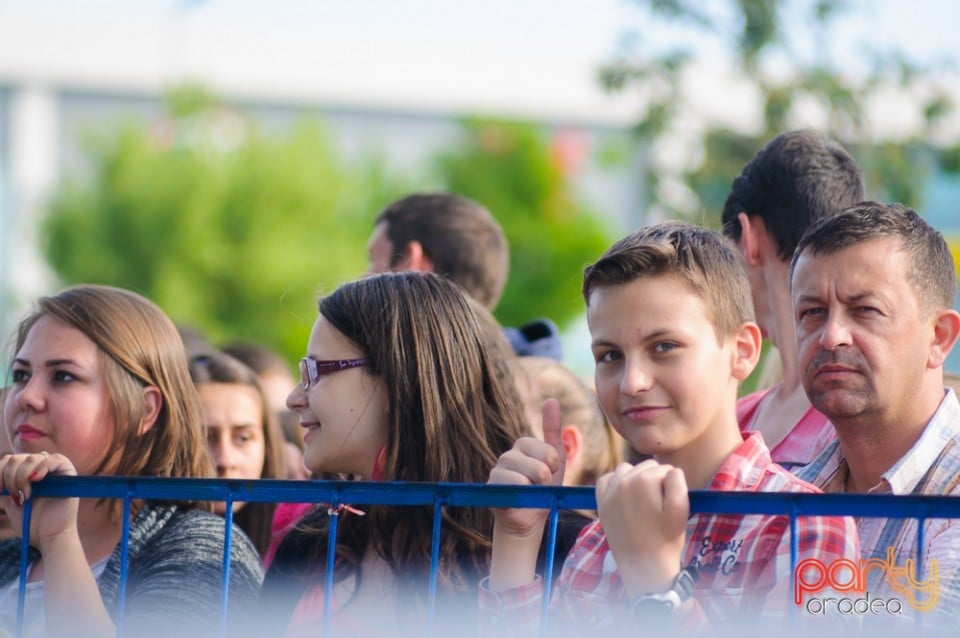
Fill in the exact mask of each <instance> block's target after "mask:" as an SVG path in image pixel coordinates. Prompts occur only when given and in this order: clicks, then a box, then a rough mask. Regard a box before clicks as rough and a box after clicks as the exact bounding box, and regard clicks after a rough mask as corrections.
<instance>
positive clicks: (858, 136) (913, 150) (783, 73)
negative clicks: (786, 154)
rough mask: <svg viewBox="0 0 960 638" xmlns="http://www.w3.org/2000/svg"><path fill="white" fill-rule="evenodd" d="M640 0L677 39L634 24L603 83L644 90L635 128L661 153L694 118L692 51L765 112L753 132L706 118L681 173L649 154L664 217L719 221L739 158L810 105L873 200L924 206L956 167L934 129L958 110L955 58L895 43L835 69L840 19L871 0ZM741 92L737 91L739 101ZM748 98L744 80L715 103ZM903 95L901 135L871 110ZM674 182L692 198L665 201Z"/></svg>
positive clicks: (958, 154) (657, 206)
mask: <svg viewBox="0 0 960 638" xmlns="http://www.w3.org/2000/svg"><path fill="white" fill-rule="evenodd" d="M635 4H636V5H638V7H640V8H641V9H642V13H643V16H644V24H643V30H644V32H645V33H653V32H660V31H662V30H666V31H667V32H669V33H670V34H671V36H675V37H673V38H672V41H675V42H677V43H678V44H676V45H675V46H672V47H669V48H667V49H666V50H664V49H663V48H662V47H659V48H657V47H653V46H652V45H650V43H649V42H645V41H644V39H643V38H642V37H641V36H640V35H639V30H638V33H635V34H633V36H634V37H632V38H629V39H628V41H629V42H632V43H633V45H632V47H631V48H630V49H628V50H625V52H624V53H623V55H622V56H621V57H620V58H619V59H617V60H616V61H614V62H612V63H610V64H608V65H606V66H605V67H604V68H603V69H602V70H601V72H600V79H601V81H602V82H603V84H604V85H605V86H606V87H607V88H609V89H610V90H631V91H636V92H637V93H638V94H640V95H642V96H644V97H645V100H646V102H645V106H644V107H643V109H642V112H641V113H640V114H639V121H638V123H637V127H636V130H637V133H638V135H640V136H641V138H643V139H644V140H646V141H647V142H648V143H649V144H650V145H651V147H652V148H653V149H655V151H656V149H657V147H658V145H663V144H667V143H669V142H668V140H675V139H676V133H677V131H678V129H680V128H683V127H684V125H685V124H686V122H685V120H686V119H687V118H688V117H689V112H688V110H687V108H688V107H689V106H690V97H689V94H688V89H689V80H690V79H691V75H690V70H691V68H693V65H694V63H695V61H696V58H695V55H694V48H695V46H696V47H699V48H707V49H709V50H711V51H717V50H720V51H726V52H727V53H728V54H729V57H730V60H731V70H732V71H734V72H735V73H734V74H731V76H734V75H735V76H736V77H737V78H738V81H742V82H745V83H747V84H749V85H751V86H752V88H753V90H754V91H755V94H756V96H757V98H758V99H759V106H760V111H759V112H760V113H761V114H762V117H761V118H760V120H759V121H757V122H756V127H755V128H753V129H752V130H748V131H743V130H736V131H735V130H731V129H730V128H725V127H723V126H721V125H717V124H716V123H713V124H710V123H708V126H707V127H706V128H705V129H704V130H703V131H702V136H701V137H700V142H701V144H700V153H699V155H700V159H699V161H698V162H696V163H695V164H694V165H693V166H687V167H686V168H684V169H681V170H680V171H679V174H677V175H671V172H670V169H669V168H668V167H665V166H664V165H662V164H658V162H656V161H654V162H653V163H652V166H651V170H650V171H649V172H648V173H647V175H646V176H645V184H646V188H647V193H648V196H649V200H650V207H651V209H652V210H653V211H655V212H656V213H657V214H659V215H662V216H671V217H677V216H680V217H682V216H687V217H690V216H694V217H696V218H697V220H702V221H705V222H706V223H709V224H712V225H716V224H717V223H718V219H719V212H720V210H721V208H722V205H723V201H724V199H725V197H726V194H727V192H728V191H729V186H730V182H731V181H732V179H733V178H734V177H735V176H736V175H737V174H739V172H740V169H741V168H742V167H743V165H744V164H745V163H746V162H747V161H748V160H749V159H750V157H752V155H753V154H754V153H755V152H756V151H757V150H758V149H759V148H760V147H761V146H762V145H763V144H764V143H765V142H766V141H767V140H769V139H770V138H772V137H774V136H775V135H777V134H778V133H781V132H783V131H785V130H788V129H790V128H796V127H798V126H803V125H807V124H805V120H804V117H803V116H802V115H801V113H809V112H811V110H813V111H816V112H817V113H818V116H817V118H816V121H815V122H816V125H817V127H818V128H820V129H821V130H823V131H824V132H825V133H827V134H828V135H831V136H832V137H834V138H836V139H838V140H840V141H841V142H842V143H843V144H844V145H845V146H847V148H849V149H850V150H851V152H852V153H853V154H854V156H855V157H856V158H857V160H858V162H859V163H860V164H861V166H863V168H864V171H865V174H866V177H867V189H868V190H867V192H868V195H869V196H870V197H871V198H874V199H880V200H885V201H899V202H902V203H904V204H906V205H908V206H913V207H917V208H918V209H920V210H922V201H921V199H922V195H923V187H924V185H925V183H926V180H927V179H928V178H929V177H930V176H931V174H932V172H933V171H935V170H938V169H939V170H943V171H945V172H952V173H956V172H958V171H960V161H958V159H957V158H960V147H957V146H955V145H944V144H943V141H942V139H940V135H939V131H940V129H939V128H938V125H939V124H941V123H942V121H943V120H944V118H945V117H947V116H949V115H951V114H952V113H953V111H954V105H953V103H952V101H951V99H950V98H949V96H948V93H947V92H946V90H945V88H944V87H943V85H942V84H941V83H940V82H941V80H940V78H939V77H938V73H939V72H940V71H942V70H943V68H945V67H946V66H949V64H948V62H949V61H945V62H944V63H943V64H939V63H938V64H934V65H929V66H926V67H924V66H920V65H917V64H914V63H913V62H911V61H910V60H909V59H907V58H906V57H905V56H904V55H903V54H901V53H900V52H899V51H898V50H897V49H896V48H895V47H896V45H897V44H898V43H890V47H888V48H884V49H865V50H863V52H862V56H861V57H860V59H859V60H857V61H856V62H857V63H858V64H857V65H855V66H857V68H856V70H854V71H853V72H851V71H850V70H849V66H850V64H849V63H850V62H851V60H849V59H847V60H845V62H847V63H848V68H847V69H844V70H840V69H839V68H838V67H837V65H836V60H837V56H836V52H837V49H838V46H837V44H838V40H837V38H835V37H834V36H835V32H834V27H835V24H836V18H837V17H838V16H840V15H843V14H845V13H850V12H853V11H869V10H870V3H869V2H867V3H862V4H859V5H855V4H853V3H851V2H847V1H845V0H800V1H798V2H790V3H787V2H780V1H779V0H728V1H727V2H718V3H701V2H692V1H688V0H635ZM788 22H789V24H790V27H791V28H790V29H789V33H788V30H787V29H786V28H785V25H786V24H788ZM684 42H686V43H689V44H688V45H684V44H683V43H684ZM734 92H735V94H736V96H738V97H736V98H734V97H732V96H733V94H734ZM749 93H750V92H749V91H744V90H743V88H742V87H740V88H738V89H735V90H734V89H732V91H731V94H729V95H728V94H724V95H717V96H716V98H715V99H716V100H717V101H723V100H729V99H740V100H742V99H743V97H742V96H744V95H745V94H746V95H747V96H748V99H749ZM897 94H899V95H904V94H909V95H911V96H912V98H913V100H914V103H915V115H916V119H917V120H918V121H919V122H920V125H919V126H917V127H916V128H915V129H914V130H913V131H912V132H911V133H910V134H909V135H907V136H906V137H903V138H898V139H896V140H884V139H881V138H879V137H878V135H877V133H876V131H875V126H874V125H873V124H872V123H871V122H870V120H869V117H868V113H869V112H870V110H869V108H868V107H869V105H871V104H873V105H874V106H875V105H876V103H877V102H878V101H882V100H884V99H889V98H890V97H891V95H897ZM686 130H687V131H689V127H686ZM954 144H955V143H954ZM654 157H656V152H654ZM670 178H673V179H675V180H676V181H677V182H679V183H681V184H684V185H686V186H687V187H688V188H689V191H690V193H692V194H693V195H694V196H695V197H694V198H693V199H694V201H693V203H692V204H691V203H690V201H687V200H682V201H678V199H677V198H676V197H670V196H669V193H675V192H676V191H677V189H676V188H665V187H664V186H665V182H666V180H667V179H670ZM675 185H676V184H674V185H673V186H675ZM688 199H689V198H688Z"/></svg>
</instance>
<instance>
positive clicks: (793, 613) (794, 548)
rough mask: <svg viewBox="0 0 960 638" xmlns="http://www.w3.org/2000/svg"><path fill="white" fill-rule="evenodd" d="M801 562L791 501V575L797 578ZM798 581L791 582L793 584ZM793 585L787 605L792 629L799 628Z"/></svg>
mask: <svg viewBox="0 0 960 638" xmlns="http://www.w3.org/2000/svg"><path fill="white" fill-rule="evenodd" d="M798 562H800V535H799V533H798V531H797V506H796V505H794V504H793V503H792V502H791V503H790V574H791V575H790V576H789V577H788V578H796V577H797V576H798V574H797V563H798ZM795 584H796V583H793V582H791V585H795ZM792 590H793V587H787V605H788V606H789V609H790V631H791V632H796V630H797V622H798V621H797V614H798V612H797V604H796V603H795V602H794V600H793V591H792Z"/></svg>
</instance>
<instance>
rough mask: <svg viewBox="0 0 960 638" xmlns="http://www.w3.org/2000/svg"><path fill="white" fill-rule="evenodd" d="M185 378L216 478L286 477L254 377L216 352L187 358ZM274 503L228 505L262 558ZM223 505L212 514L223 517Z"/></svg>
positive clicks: (271, 421)
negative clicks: (200, 415) (191, 389)
mask: <svg viewBox="0 0 960 638" xmlns="http://www.w3.org/2000/svg"><path fill="white" fill-rule="evenodd" d="M190 378H191V379H193V383H194V385H195V386H196V389H197V394H198V396H199V398H200V406H201V408H202V411H203V424H204V427H205V428H206V441H207V448H208V449H209V450H210V454H211V456H212V457H213V462H214V465H215V466H216V470H217V476H218V477H219V478H228V479H260V478H271V479H276V478H285V466H284V458H283V449H282V445H283V435H281V434H280V431H279V428H278V427H277V424H276V419H275V417H274V413H273V411H272V410H271V409H270V407H269V405H268V403H267V399H266V396H265V395H264V392H263V390H262V389H261V386H260V382H259V380H258V377H257V375H256V373H254V372H253V370H251V369H250V368H248V367H247V366H245V365H244V364H242V363H240V362H239V361H237V360H236V359H234V358H233V357H231V356H229V355H227V354H225V353H222V352H217V351H212V352H210V353H207V354H200V355H196V356H194V357H192V358H191V359H190ZM276 507H277V504H276V503H237V502H235V503H234V504H233V522H234V523H236V524H237V525H238V526H239V527H240V529H242V530H243V531H244V532H246V534H247V536H249V537H250V540H251V541H252V542H253V545H254V547H256V548H257V551H258V552H259V553H260V555H261V556H263V555H264V554H265V553H266V551H267V547H268V545H269V543H270V530H271V523H272V521H273V512H274V510H275V509H276ZM224 508H225V504H224V503H223V502H220V503H215V504H214V511H215V512H216V513H217V514H219V515H221V516H223V515H225V509H224Z"/></svg>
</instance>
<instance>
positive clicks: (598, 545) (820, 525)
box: [479, 432, 860, 636]
mask: <svg viewBox="0 0 960 638" xmlns="http://www.w3.org/2000/svg"><path fill="white" fill-rule="evenodd" d="M709 489H711V490H725V491H745V492H814V493H815V492H819V490H818V489H817V488H815V487H813V486H812V485H810V484H808V483H804V482H803V481H801V480H799V479H797V478H796V477H795V476H793V475H792V474H790V473H789V472H787V471H786V470H784V469H783V468H782V467H780V466H779V465H776V464H774V463H773V462H772V461H771V460H770V453H769V451H768V450H767V447H766V446H765V445H764V443H763V438H762V437H761V436H760V434H758V433H755V432H754V433H749V434H745V435H744V442H743V444H741V445H740V447H738V448H737V449H736V450H735V451H734V452H733V453H732V454H731V455H730V456H729V457H728V458H727V459H726V460H725V461H724V462H723V465H721V467H720V470H719V471H718V472H717V474H716V476H714V477H713V481H712V482H711V483H710V486H709ZM797 532H798V542H799V550H800V551H799V557H798V560H803V559H805V558H818V559H820V560H821V561H823V562H824V563H826V564H829V563H830V562H831V561H833V560H835V559H838V558H849V559H851V560H853V561H857V560H858V559H859V558H860V553H859V547H858V544H857V528H856V524H855V523H854V521H853V519H851V518H849V517H826V516H808V517H801V518H799V519H798V520H797ZM691 562H694V563H697V564H699V566H700V579H699V580H698V581H697V584H696V587H695V589H694V594H693V598H694V605H693V610H692V611H691V613H690V614H686V615H685V616H684V618H683V620H682V624H683V625H691V626H697V625H700V624H702V623H709V624H711V625H718V624H720V623H723V622H727V621H732V620H737V619H740V620H745V621H747V622H749V623H753V622H755V621H756V620H758V619H759V618H779V619H788V618H789V615H790V607H792V606H794V603H793V574H792V571H791V566H790V521H789V518H787V517H785V516H761V515H747V516H745V515H730V514H697V515H694V516H691V517H690V521H689V522H688V523H687V542H686V545H685V549H684V555H683V563H684V565H688V564H690V563H691ZM486 584H487V583H486V581H484V582H483V583H481V586H480V600H479V604H480V618H481V624H482V627H483V630H484V631H483V633H484V635H492V634H494V633H496V634H506V635H518V636H532V635H536V631H537V627H538V625H539V621H540V607H541V599H542V587H541V582H540V579H539V578H537V580H535V581H534V582H532V583H530V584H528V585H523V586H520V587H516V588H513V589H510V590H507V591H503V592H499V593H495V592H492V591H490V590H489V589H488V588H487V587H486ZM628 608H629V601H628V600H627V595H626V592H625V591H624V588H623V582H622V581H621V579H620V574H619V572H618V571H617V565H616V562H615V561H614V558H613V554H612V552H610V547H609V545H608V544H607V539H606V536H605V534H604V532H603V528H602V527H601V525H600V522H599V521H597V522H594V523H592V524H591V525H589V526H588V527H586V528H584V530H583V531H582V532H581V533H580V536H579V538H578V539H577V543H576V544H575V545H574V547H573V549H572V550H570V553H569V554H568V555H567V559H566V561H565V562H564V566H563V570H562V572H561V574H560V578H559V579H558V580H557V584H556V587H555V588H554V597H553V600H552V601H551V613H550V622H551V626H552V627H563V628H565V629H567V630H571V629H573V630H574V631H580V630H588V631H589V630H597V629H602V628H603V627H608V626H610V625H611V624H614V623H618V622H621V621H625V620H627V619H628V618H629V615H628ZM796 610H797V613H798V614H803V613H804V610H803V609H801V608H796ZM571 633H573V632H571Z"/></svg>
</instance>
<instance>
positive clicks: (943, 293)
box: [790, 202, 960, 621]
mask: <svg viewBox="0 0 960 638" xmlns="http://www.w3.org/2000/svg"><path fill="white" fill-rule="evenodd" d="M790 282H791V297H792V299H793V310H794V319H795V321H796V333H797V347H798V353H799V364H800V370H801V371H802V382H803V387H804V390H806V393H807V395H808V396H809V398H810V401H811V402H812V403H813V405H814V406H816V408H817V409H818V410H820V411H821V412H823V413H824V414H825V415H827V416H828V417H829V418H830V421H831V422H832V423H833V424H834V426H835V427H836V430H837V440H836V441H835V442H834V443H832V444H830V446H828V447H827V448H826V449H825V450H824V451H823V453H822V454H820V456H818V457H817V458H816V459H815V460H814V461H813V462H812V463H811V464H810V465H808V466H807V467H805V468H802V469H800V470H798V471H797V474H798V475H799V476H800V477H801V478H803V479H805V480H807V481H809V482H811V483H813V484H815V485H817V486H819V487H821V488H822V489H823V490H824V491H826V492H869V493H876V494H960V404H958V402H957V396H956V394H955V393H954V391H953V390H950V389H947V388H945V387H944V380H943V375H944V373H943V364H944V361H945V360H946V358H947V355H948V354H949V352H950V349H951V348H952V347H953V345H954V343H955V342H956V341H957V337H958V334H960V313H958V312H957V311H956V310H954V309H953V305H954V301H955V298H956V294H957V281H956V270H955V266H954V263H953V258H952V256H951V255H950V251H949V249H948V248H947V244H946V242H945V241H944V239H943V236H942V235H941V234H940V233H938V232H937V231H936V230H934V229H933V228H932V227H930V226H929V225H928V224H927V223H926V222H925V221H924V220H923V219H922V218H921V217H920V216H919V215H917V213H915V212H914V211H912V210H907V209H905V208H903V207H902V206H899V205H886V204H878V203H876V202H862V203H859V204H855V205H854V206H851V207H849V208H847V209H845V210H844V211H842V212H841V213H839V214H837V215H835V216H832V217H829V218H826V219H823V220H821V221H820V222H818V223H817V224H815V225H814V226H813V227H811V228H810V230H809V231H808V232H807V233H806V234H805V235H804V236H803V238H802V239H801V240H800V243H799V244H798V246H797V251H796V253H795V254H794V257H793V261H792V262H791V270H790ZM923 531H924V535H923V563H922V566H921V568H920V569H921V572H922V574H921V576H920V578H917V579H914V580H913V581H910V580H909V579H910V578H913V577H914V576H915V574H914V571H913V568H914V567H916V566H915V565H912V564H910V563H908V559H915V558H916V550H917V540H918V530H917V521H916V520H914V519H895V518H871V517H864V518H862V519H860V520H859V521H858V532H859V536H860V547H861V552H862V554H863V558H864V559H866V560H868V561H872V562H870V563H869V568H865V569H863V571H864V572H865V574H866V585H867V587H866V590H867V591H868V592H869V594H870V596H872V597H874V598H878V597H883V598H885V599H887V598H897V599H898V600H899V601H900V602H901V603H902V613H901V614H896V615H898V616H901V617H902V616H904V615H915V614H920V615H921V616H922V618H921V621H925V620H926V619H942V617H943V616H944V615H945V614H946V615H951V614H952V615H954V616H960V606H958V600H960V581H958V568H960V520H951V519H928V520H927V521H926V523H925V526H924V530H923ZM933 559H936V564H937V568H938V570H937V571H934V570H933V567H932V564H933V562H934V561H933ZM905 567H906V569H905ZM856 595H857V596H861V597H862V595H863V594H862V592H861V593H857V594H856Z"/></svg>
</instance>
